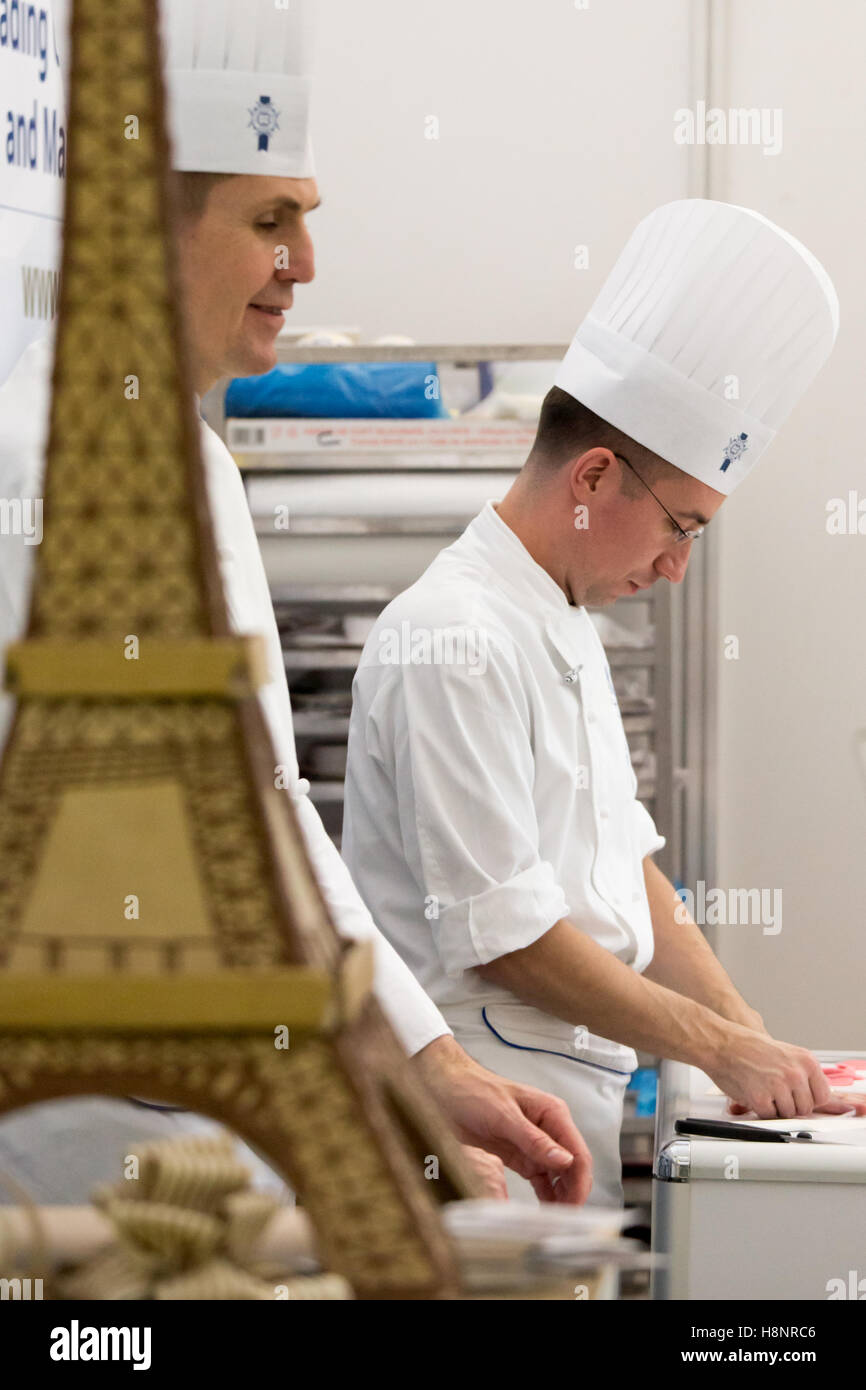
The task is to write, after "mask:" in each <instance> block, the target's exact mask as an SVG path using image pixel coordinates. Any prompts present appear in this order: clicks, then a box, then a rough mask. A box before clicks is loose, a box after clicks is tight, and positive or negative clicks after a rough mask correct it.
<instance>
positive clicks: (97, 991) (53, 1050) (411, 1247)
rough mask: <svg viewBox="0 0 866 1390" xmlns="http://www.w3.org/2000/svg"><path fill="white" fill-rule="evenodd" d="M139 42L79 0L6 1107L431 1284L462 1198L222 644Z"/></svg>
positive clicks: (13, 927)
mask: <svg viewBox="0 0 866 1390" xmlns="http://www.w3.org/2000/svg"><path fill="white" fill-rule="evenodd" d="M157 32H158V31H157V14H156V3H155V0H113V2H112V3H111V4H106V3H105V0H75V4H74V9H73V21H72V29H71V53H72V85H71V94H70V142H69V143H70V159H69V179H68V182H67V194H66V219H65V240H64V250H63V269H62V286H61V299H60V317H59V326H58V333H57V345H56V355H55V364H54V382H53V400H52V409H51V428H50V438H49V446H48V459H47V477H46V484H45V507H44V540H43V543H42V546H41V550H40V551H39V554H38V562H37V569H36V580H35V586H34V591H33V602H32V609H31V615H30V622H29V627H28V630H27V634H26V637H25V639H24V640H23V641H22V642H20V643H18V644H17V645H16V646H14V647H13V648H11V649H10V652H9V654H8V663H7V672H8V673H7V683H8V688H9V689H10V690H12V691H13V692H14V694H15V695H16V696H17V701H18V703H17V709H16V715H15V719H14V722H13V726H12V730H11V734H10V737H9V741H8V743H7V746H6V749H5V752H4V755H3V760H2V765H0V1110H2V1111H7V1110H10V1109H12V1108H14V1107H17V1106H21V1105H24V1104H27V1103H30V1102H32V1101H34V1100H37V1099H46V1098H49V1097H56V1096H61V1095H70V1094H83V1093H93V1092H98V1093H109V1094H115V1095H122V1096H123V1095H139V1096H148V1097H153V1098H155V1099H160V1100H165V1101H168V1102H175V1103H178V1102H179V1103H181V1104H186V1105H188V1106H190V1107H192V1108H194V1109H196V1110H200V1111H202V1112H204V1113H207V1114H211V1115H213V1116H215V1117H217V1118H219V1119H221V1120H223V1121H225V1122H226V1123H228V1124H229V1125H231V1126H232V1127H233V1128H234V1129H235V1130H236V1131H237V1132H238V1133H240V1134H241V1135H242V1136H244V1137H245V1138H247V1139H248V1140H249V1141H251V1142H252V1143H253V1144H254V1145H255V1146H256V1147H258V1148H259V1149H260V1150H261V1151H262V1152H263V1153H265V1154H266V1155H268V1156H269V1158H270V1159H271V1160H272V1162H273V1163H274V1165H275V1167H276V1168H277V1169H278V1170H279V1171H280V1172H281V1173H282V1174H284V1175H285V1177H286V1179H287V1180H288V1182H289V1183H290V1184H291V1185H292V1187H293V1188H294V1189H295V1190H296V1191H297V1192H298V1193H299V1195H300V1197H301V1199H302V1201H303V1204H304V1206H305V1207H306V1209H307V1210H308V1211H309V1213H310V1216H311V1219H312V1220H313V1222H314V1224H315V1227H316V1231H317V1239H318V1244H319V1247H320V1250H321V1251H322V1253H323V1256H324V1259H325V1263H326V1265H327V1267H328V1268H329V1269H331V1270H333V1271H335V1272H337V1273H339V1274H341V1275H343V1276H345V1278H347V1279H348V1280H349V1282H350V1284H351V1285H352V1288H353V1289H354V1291H355V1293H356V1294H357V1295H358V1296H359V1297H419V1298H428V1297H441V1296H445V1297H447V1296H450V1295H453V1294H455V1293H456V1292H457V1291H458V1289H457V1283H458V1281H457V1275H456V1272H455V1271H456V1266H455V1261H454V1254H453V1249H452V1247H451V1244H450V1242H449V1241H448V1239H447V1237H446V1235H445V1232H444V1230H443V1228H442V1224H441V1222H440V1219H439V1216H438V1213H437V1211H436V1202H437V1201H440V1202H441V1201H443V1200H446V1199H448V1198H451V1197H454V1196H457V1195H472V1182H471V1179H470V1178H469V1177H468V1176H467V1172H466V1170H465V1168H464V1167H463V1166H462V1156H461V1154H460V1150H459V1145H458V1144H457V1143H456V1141H455V1140H454V1138H453V1136H452V1135H451V1133H450V1131H449V1130H448V1129H447V1126H446V1125H445V1122H444V1121H443V1119H442V1117H441V1115H440V1113H439V1112H438V1110H437V1109H436V1107H435V1106H434V1105H433V1104H432V1102H431V1101H430V1100H429V1098H428V1097H426V1095H424V1094H422V1093H420V1092H419V1091H418V1089H417V1087H416V1085H415V1083H414V1079H413V1078H412V1077H411V1076H410V1075H409V1073H408V1064H407V1062H406V1059H405V1057H404V1055H403V1053H402V1050H401V1048H400V1046H399V1044H398V1043H397V1041H396V1039H395V1037H394V1035H393V1033H392V1032H391V1029H390V1027H389V1026H388V1024H387V1022H386V1020H385V1019H384V1017H383V1015H382V1013H381V1011H380V1009H379V1007H378V1005H377V1003H376V1001H375V999H374V998H373V996H372V994H371V992H370V984H371V977H372V963H371V951H370V948H369V946H367V945H363V946H358V945H347V944H346V943H344V942H343V941H341V939H340V938H339V936H338V935H337V933H336V931H335V929H334V926H333V924H332V922H331V921H330V919H329V915H328V911H327V909H326V906H325V903H324V901H323V898H322V894H321V892H320V890H319V887H318V885H317V883H316V881H315V878H314V876H313V873H312V870H311V868H310V864H309V862H308V859H307V855H306V851H305V848H304V845H303V841H302V838H301V835H300V832H299V829H298V827H297V823H296V821H295V818H294V815H293V813H292V810H291V805H290V799H289V797H288V795H287V793H286V792H285V791H282V790H278V789H277V787H276V786H275V777H274V774H275V767H274V764H275V761H276V759H275V755H274V751H273V748H272V745H271V742H270V738H269V734H268V732H267V729H266V726H265V724H264V720H263V717H262V714H261V710H260V707H259V704H258V702H257V700H256V698H255V691H256V688H257V685H258V683H259V681H260V677H261V672H262V670H263V655H262V651H261V650H260V647H262V646H263V644H262V643H261V639H258V638H256V637H239V636H236V635H232V634H231V632H230V628H229V623H228V618H227V612H226V603H225V599H224V595H223V592H222V586H221V579H220V575H219V570H218V566H217V559H216V554H215V545H214V538H213V535H212V530H211V522H210V518H209V514H208V510H207V506H206V499H205V490H204V489H205V479H204V474H203V469H202V464H201V459H200V454H199V434H198V423H197V420H196V418H195V414H194V409H193V397H192V391H191V387H190V383H189V380H188V375H187V369H186V364H185V356H184V351H183V346H182V335H181V320H180V317H179V313H178V308H177V299H178V288H177V280H176V275H175V266H174V252H173V242H172V238H171V235H170V229H171V221H170V196H169V195H170V189H169V183H168V167H169V160H168V150H167V143H166V135H165V125H164V118H163V98H162V78H161V71H160V61H159V47H158V40H157ZM131 118H134V119H131ZM286 1042H288V1046H287V1047H286V1046H283V1044H284V1043H286ZM426 1155H436V1156H437V1157H438V1159H439V1163H440V1165H441V1167H440V1173H441V1176H440V1178H439V1180H438V1181H432V1182H431V1181H426V1180H425V1177H424V1159H425V1156H426Z"/></svg>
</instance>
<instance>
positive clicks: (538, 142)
mask: <svg viewBox="0 0 866 1390" xmlns="http://www.w3.org/2000/svg"><path fill="white" fill-rule="evenodd" d="M688 10H689V3H688V0H658V3H654V4H652V5H647V4H645V3H641V0H612V3H611V2H605V0H591V8H590V9H589V10H586V11H581V10H577V9H575V7H574V5H573V3H572V0H540V3H538V2H537V0H536V3H531V2H530V0H472V3H470V4H467V3H466V0H438V3H437V4H436V5H429V4H424V3H421V2H420V0H375V3H373V4H371V5H359V4H358V3H357V0H320V3H319V5H318V13H319V20H318V36H317V47H318V64H317V73H316V110H315V116H314V130H315V148H316V158H317V165H318V174H319V182H320V185H321V190H322V195H323V198H324V205H323V207H322V208H321V210H320V211H318V212H316V213H315V214H314V216H313V218H311V224H310V225H311V228H312V230H313V232H314V236H315V239H316V243H317V247H318V280H317V282H315V283H314V284H313V285H312V286H309V287H304V286H301V287H300V288H299V290H298V292H297V296H296V301H295V303H296V309H295V313H296V314H297V316H298V318H299V319H300V320H301V321H303V322H304V323H306V322H311V321H313V320H316V321H323V320H325V321H327V320H330V321H332V322H339V323H357V324H359V325H360V326H361V328H362V329H363V331H364V333H365V334H366V335H368V336H375V335H377V334H379V333H386V332H402V333H409V334H411V335H412V336H414V337H415V338H417V339H419V340H421V339H427V340H428V341H431V340H432V341H447V340H449V339H453V340H456V341H460V340H462V341H464V342H468V341H476V342H477V341H483V340H484V339H491V340H493V341H497V342H499V341H509V340H510V341H520V340H521V339H523V340H525V341H535V342H544V341H554V342H559V341H563V342H566V341H568V340H570V338H571V335H572V334H573V332H574V330H575V328H576V327H577V323H578V321H579V320H580V318H581V317H582V315H583V311H584V309H585V308H586V307H587V306H588V304H589V302H590V300H591V298H592V295H593V294H594V292H595V290H596V288H597V287H598V286H599V285H600V283H601V280H602V279H603V277H604V274H605V273H606V271H607V269H608V268H609V263H610V260H611V257H612V255H614V254H615V252H616V249H617V248H618V247H619V245H620V244H621V243H622V241H623V240H624V239H625V237H626V236H627V235H628V233H629V232H630V231H631V229H632V226H633V225H634V223H635V222H636V221H637V220H638V219H639V218H640V217H641V216H642V215H643V214H644V213H646V212H648V211H649V210H650V208H651V207H653V206H654V205H655V204H656V203H658V202H662V201H664V200H665V199H669V198H677V197H682V196H684V194H685V193H686V192H687V188H686V178H687V164H688V155H687V153H686V152H685V151H684V150H683V149H682V148H681V147H679V146H676V145H675V144H674V142H673V140H672V139H671V134H670V132H671V127H672V116H671V113H672V111H673V109H674V107H675V106H677V105H680V104H681V100H682V91H683V87H684V84H685V82H686V77H687V49H688V27H687V17H688ZM624 40H625V41H624ZM428 115H435V116H438V118H439V123H440V138H439V139H438V140H428V139H425V133H424V132H425V118H426V117H427V116H428ZM578 243H585V244H587V245H588V246H589V251H590V268H589V270H584V271H576V270H575V269H574V247H575V245H576V244H578Z"/></svg>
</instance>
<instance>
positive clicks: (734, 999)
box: [342, 200, 845, 1203]
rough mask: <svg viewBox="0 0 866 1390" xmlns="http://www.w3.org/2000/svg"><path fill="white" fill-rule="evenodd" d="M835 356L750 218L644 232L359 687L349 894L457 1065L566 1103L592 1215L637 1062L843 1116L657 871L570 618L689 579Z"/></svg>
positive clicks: (793, 256) (783, 246) (801, 1052)
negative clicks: (690, 1067) (526, 435)
mask: <svg viewBox="0 0 866 1390" xmlns="http://www.w3.org/2000/svg"><path fill="white" fill-rule="evenodd" d="M836 328H837V301H836V295H835V293H834V290H833V286H832V284H831V282H830V280H829V277H828V276H827V274H826V272H825V271H824V270H823V268H822V267H821V266H820V265H819V264H818V262H817V261H816V260H815V258H814V257H813V256H812V255H811V254H810V253H809V252H808V251H807V250H806V249H805V248H804V247H803V246H801V245H800V243H799V242H797V241H795V240H794V239H793V238H792V237H790V236H788V235H787V234H786V233H785V232H784V231H782V230H781V229H780V228H778V227H776V226H774V225H773V224H772V223H770V222H768V221H767V220H766V219H765V218H763V217H761V216H759V215H758V214H756V213H753V212H750V211H749V210H747V209H743V208H737V207H731V206H727V205H725V204H721V203H715V202H710V201H704V200H685V201H682V202H676V203H671V204H668V205H667V206H664V207H661V208H659V209H657V210H656V211H655V212H653V213H651V214H650V215H649V216H648V217H647V218H645V219H644V221H642V222H641V223H640V225H639V226H638V228H637V229H636V231H635V232H634V234H633V236H632V237H631V239H630V240H629V242H628V244H627V246H626V247H625V250H624V251H623V253H622V255H621V256H620V258H619V260H618V261H617V263H616V265H615V267H614V269H613V271H612V273H611V275H610V277H609V279H608V280H607V282H606V284H605V285H604V287H603V289H602V291H601V293H600V295H599V297H598V299H597V301H596V303H595V304H594V305H593V307H592V309H591V310H590V312H589V314H588V315H587V317H586V319H585V320H584V322H583V323H582V325H581V327H580V328H579V330H578V332H577V334H576V336H575V339H574V342H573V343H572V346H571V348H570V349H569V352H568V354H567V356H566V357H565V359H564V361H563V363H562V364H561V366H560V368H559V371H558V374H557V376H556V386H555V387H554V388H553V390H552V391H551V392H550V393H549V395H548V396H547V398H546V400H545V402H544V406H543V408H542V413H541V419H540V424H539V429H538V435H537V438H536V441H535V445H534V447H533V450H532V452H531V454H530V457H529V459H528V460H527V462H526V464H525V466H524V468H523V470H522V471H521V473H520V475H519V476H518V478H517V480H516V481H515V483H514V485H513V487H512V488H511V490H510V491H509V493H508V495H507V496H506V497H505V499H504V500H503V501H501V502H500V503H499V504H498V505H495V504H494V503H493V502H488V503H487V504H486V506H485V507H484V509H483V510H482V512H481V513H480V515H479V516H477V517H476V518H475V520H474V521H473V522H472V523H471V524H470V525H469V527H468V528H467V530H466V531H465V532H464V533H463V535H462V536H461V537H460V539H459V540H457V541H456V542H455V543H454V544H453V545H451V546H449V547H448V548H447V549H446V550H444V551H442V552H441V553H440V554H439V555H438V556H437V557H436V559H435V560H434V561H433V563H432V564H431V565H430V566H429V568H428V569H427V571H426V572H425V573H424V575H423V576H422V577H421V578H420V579H419V580H418V581H417V582H416V583H415V584H414V585H413V586H412V587H411V588H410V589H408V590H407V591H406V592H405V593H403V594H402V595H400V596H399V597H398V598H397V599H395V600H394V601H393V602H392V603H391V604H390V605H389V606H388V608H386V609H385V611H384V612H383V614H382V615H381V617H380V618H379V620H378V622H377V624H376V627H375V629H374V630H373V632H372V633H371V635H370V637H369V639H368V641H367V644H366V647H365V650H364V654H363V658H362V661H361V664H360V666H359V668H358V672H357V674H356V677H355V683H354V708H353V713H352V719H351V726H350V735H349V759H348V772H347V780H346V801H345V813H344V826H343V841H342V844H343V854H344V857H345V859H346V862H347V864H348V866H349V869H350V871H351V873H352V876H353V878H354V880H355V882H356V883H357V884H358V886H359V888H360V889H361V893H362V895H363V897H364V899H365V901H366V903H367V905H368V907H369V908H370V910H371V911H372V912H373V914H374V915H375V917H376V919H377V921H378V922H379V925H380V926H381V928H382V930H383V931H384V932H385V933H386V934H387V935H388V937H389V938H390V940H391V941H392V942H393V944H394V945H395V946H396V947H397V949H398V950H399V951H400V953H401V955H402V956H403V958H404V959H405V960H406V961H407V963H408V964H409V965H410V966H411V968H412V970H413V971H414V972H415V974H416V976H417V978H418V979H419V981H420V982H421V984H423V986H424V988H425V990H426V991H427V993H428V994H429V995H430V996H431V997H432V998H433V999H434V1000H435V1001H436V1002H437V1003H438V1004H439V1007H440V1008H441V1009H442V1011H443V1013H444V1015H445V1017H446V1018H447V1019H448V1022H449V1023H450V1024H451V1026H452V1028H453V1029H454V1034H455V1037H456V1038H457V1039H458V1040H459V1041H460V1042H461V1043H462V1044H463V1046H464V1047H465V1048H466V1050H467V1051H468V1052H469V1053H470V1054H471V1055H472V1056H473V1057H475V1058H476V1059H477V1060H478V1061H480V1062H482V1063H483V1064H484V1065H485V1066H487V1067H489V1068H491V1069H492V1070H493V1071H497V1072H499V1073H501V1074H502V1075H503V1076H509V1077H511V1078H513V1079H516V1080H521V1081H526V1082H531V1083H532V1084H535V1085H538V1086H542V1087H544V1088H545V1089H547V1090H550V1091H552V1092H554V1093H555V1094H556V1095H558V1096H561V1097H563V1098H564V1099H565V1100H566V1101H567V1102H568V1105H569V1107H570V1109H571V1113H572V1115H573V1116H574V1119H575V1121H576V1123H577V1124H578V1125H579V1126H580V1129H581V1132H582V1133H583V1135H584V1136H585V1138H586V1139H587V1141H588V1143H589V1145H590V1149H591V1152H592V1155H593V1163H594V1183H593V1191H592V1196H591V1199H590V1200H591V1201H593V1202H597V1203H616V1202H619V1201H620V1200H621V1182H620V1160H619V1129H620V1122H621V1115H622V1106H623V1095H624V1091H625V1088H626V1084H627V1081H628V1078H629V1076H630V1074H631V1073H632V1072H633V1070H634V1069H635V1066H636V1064H637V1062H636V1056H635V1051H634V1050H633V1049H635V1048H642V1049H645V1050H647V1051H649V1052H651V1053H655V1054H658V1055H661V1056H666V1057H672V1058H676V1059H678V1060H682V1061H688V1062H692V1063H695V1064H697V1065H699V1066H701V1067H702V1068H703V1069H704V1070H705V1071H707V1072H708V1073H709V1074H710V1075H711V1076H712V1077H713V1078H714V1079H715V1080H716V1081H717V1083H718V1084H719V1085H720V1086H721V1087H722V1089H723V1090H724V1091H725V1092H726V1094H727V1095H729V1096H730V1097H731V1098H732V1100H733V1101H734V1102H736V1103H738V1104H739V1105H740V1106H742V1107H744V1108H746V1109H754V1110H756V1111H757V1113H758V1114H761V1115H769V1116H775V1115H782V1116H792V1115H794V1114H796V1113H803V1112H804V1111H806V1112H808V1111H811V1110H812V1109H813V1107H815V1106H826V1107H829V1108H832V1109H836V1110H838V1109H844V1108H845V1102H844V1101H839V1100H837V1099H835V1098H834V1097H833V1096H832V1095H831V1094H830V1092H829V1090H828V1087H827V1084H826V1081H825V1080H824V1077H823V1074H822V1073H821V1070H820V1067H819V1065H818V1063H817V1061H816V1059H815V1058H814V1057H813V1056H812V1054H811V1053H809V1052H807V1051H806V1050H805V1049H802V1048H799V1047H794V1046H791V1045H789V1044H786V1043H781V1042H777V1041H776V1040H774V1039H771V1038H770V1037H769V1036H768V1034H767V1033H766V1031H765V1030H764V1027H763V1023H762V1021H761V1019H760V1018H759V1016H758V1015H757V1014H756V1013H755V1012H754V1011H753V1010H752V1009H750V1008H749V1006H748V1005H747V1004H746V1003H745V1001H744V1000H742V999H741V997H740V996H739V994H738V993H737V991H736V990H735V989H734V986H733V984H732V983H731V981H730V979H729V978H728V976H727V975H726V973H725V972H724V970H723V969H722V968H721V966H720V965H719V963H718V962H717V960H716V959H715V957H714V955H713V953H712V952H711V950H710V949H709V947H708V946H707V944H706V941H705V940H704V938H703V936H702V935H701V933H700V931H699V930H698V928H697V927H696V926H695V924H694V923H693V922H692V921H691V920H690V919H687V914H686V913H685V909H684V908H683V905H682V904H681V902H680V900H679V899H678V898H677V897H676V895H675V893H674V889H673V886H672V885H671V884H670V882H669V881H668V879H666V878H665V876H664V875H663V874H662V873H661V871H660V870H659V869H658V867H657V866H656V865H655V864H654V863H653V860H652V857H651V856H652V855H653V854H654V852H655V851H656V850H658V849H659V848H660V847H661V846H662V845H663V844H664V839H663V837H662V836H661V835H660V834H659V833H658V830H657V829H656V827H655V825H654V824H653V821H652V819H651V817H650V816H649V814H648V813H647V811H646V810H645V808H644V807H643V806H642V805H641V803H640V802H639V801H638V800H637V795H636V791H637V784H636V778H635V775H634V772H633V770H632V766H631V760H630V756H629V750H628V744H627V741H626V736H625V732H624V729H623V725H622V720H621V717H620V712H619V708H618V704H617V699H616V694H615V692H614V686H613V682H612V679H611V674H610V670H609V667H608V662H607V660H606V657H605V654H604V650H603V647H602V644H601V642H600V640H599V638H598V635H597V633H596V630H595V627H594V626H593V623H592V621H591V619H590V617H589V615H588V613H587V610H586V607H585V606H584V605H585V604H591V605H594V606H600V605H603V604H606V603H610V602H612V601H613V600H614V599H616V598H618V597H620V596H622V595H625V594H628V593H634V592H636V591H637V589H638V588H645V587H647V586H648V585H650V584H652V583H654V582H656V581H657V580H659V579H665V580H667V581H668V582H670V583H679V582H680V581H681V580H682V578H683V576H684V574H685V570H686V566H687V564H688V558H689V554H690V551H691V547H692V544H693V543H695V541H696V540H697V537H698V535H699V534H700V529H701V528H702V526H703V525H704V524H706V523H707V522H708V521H709V520H710V518H711V517H712V515H713V513H714V512H715V511H716V510H717V509H718V507H719V506H720V505H721V504H722V503H723V501H724V499H725V496H726V495H727V494H728V493H730V492H731V491H732V489H733V488H734V487H735V486H736V485H737V484H738V483H740V482H741V481H742V480H743V478H744V477H745V476H746V474H747V473H748V471H749V469H750V468H751V467H752V465H753V464H754V462H755V461H756V459H757V458H758V456H759V455H760V454H761V452H762V451H763V449H764V448H765V447H766V445H767V444H768V443H769V442H770V440H771V439H772V438H773V435H774V432H775V431H776V430H777V429H778V427H779V425H780V424H781V422H782V420H783V419H784V418H785V416H786V415H787V414H788V412H789V411H790V410H791V408H792V407H793V406H794V404H795V403H796V401H797V399H798V398H799V396H800V395H801V394H802V393H803V391H804V390H805V389H806V387H807V386H808V384H809V382H810V381H811V379H812V378H813V376H814V375H815V373H816V372H817V371H818V369H819V367H820V366H821V364H822V363H823V361H824V360H825V358H826V357H827V356H828V354H829V352H830V350H831V347H832V344H833V341H834V339H835V336H836ZM654 929H655V942H654ZM508 1183H509V1190H510V1192H511V1194H512V1196H517V1197H526V1198H528V1199H529V1200H532V1196H533V1194H532V1192H531V1190H530V1188H529V1185H528V1184H526V1183H524V1182H522V1181H521V1180H520V1178H519V1177H514V1176H513V1175H511V1174H509V1175H508Z"/></svg>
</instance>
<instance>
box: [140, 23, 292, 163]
mask: <svg viewBox="0 0 866 1390" xmlns="http://www.w3.org/2000/svg"><path fill="white" fill-rule="evenodd" d="M161 14H162V30H163V39H164V43H165V51H166V85H167V88H168V97H169V129H170V132H171V138H172V164H173V166H174V168H175V169H181V170H197V171H199V172H200V173H209V174H271V175H277V176H279V177H281V178H295V179H303V178H311V177H312V175H313V172H314V171H313V152H312V146H311V143H310V88H311V82H310V77H309V74H308V51H307V39H308V35H307V24H306V13H305V5H304V0H162V6H161Z"/></svg>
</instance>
